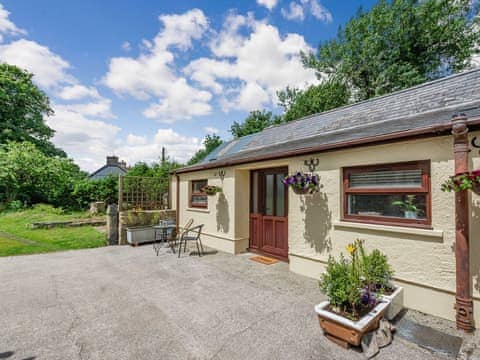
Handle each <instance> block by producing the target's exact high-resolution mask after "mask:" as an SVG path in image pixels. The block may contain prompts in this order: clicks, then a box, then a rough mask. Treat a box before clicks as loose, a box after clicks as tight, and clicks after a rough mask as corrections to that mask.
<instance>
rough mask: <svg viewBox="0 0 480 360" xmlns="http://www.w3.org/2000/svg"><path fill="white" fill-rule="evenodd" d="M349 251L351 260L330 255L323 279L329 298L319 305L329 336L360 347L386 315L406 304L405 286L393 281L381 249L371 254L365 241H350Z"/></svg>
mask: <svg viewBox="0 0 480 360" xmlns="http://www.w3.org/2000/svg"><path fill="white" fill-rule="evenodd" d="M347 251H348V253H349V255H350V257H349V258H348V259H347V258H345V257H344V256H343V254H341V255H340V259H339V260H338V261H337V260H335V259H334V258H333V257H330V258H329V260H328V265H327V269H326V272H325V273H324V274H323V275H322V278H321V280H320V288H321V290H322V291H323V292H324V293H325V294H326V295H327V297H328V301H324V302H322V303H320V304H318V305H317V306H316V307H315V311H316V313H317V315H318V318H319V321H320V327H321V328H322V329H323V330H324V333H325V335H326V336H327V337H328V338H329V339H331V340H333V341H334V342H336V343H337V344H339V345H342V346H344V347H348V346H350V345H354V346H358V345H359V344H360V342H361V339H362V336H363V335H364V334H365V333H367V332H370V331H372V330H375V329H376V328H377V327H378V324H379V321H380V319H381V318H382V317H383V316H384V315H386V316H387V317H388V318H389V319H392V318H393V317H394V316H395V315H396V314H397V313H398V312H399V311H400V310H401V309H402V307H403V289H402V288H400V287H396V286H394V285H393V284H392V283H391V280H392V275H393V270H392V268H391V267H390V265H389V264H388V261H387V257H386V256H385V255H384V254H382V253H381V252H380V251H378V250H374V251H372V252H371V253H370V254H367V253H366V252H365V249H364V247H363V241H362V240H357V241H355V242H354V243H353V244H349V245H348V246H347ZM399 295H402V297H399ZM395 301H396V302H395ZM394 302H395V306H393V303H394Z"/></svg>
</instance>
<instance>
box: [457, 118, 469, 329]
mask: <svg viewBox="0 0 480 360" xmlns="http://www.w3.org/2000/svg"><path fill="white" fill-rule="evenodd" d="M452 134H453V140H454V145H453V147H454V154H455V174H461V173H465V172H468V152H469V149H468V127H467V117H466V116H465V115H464V114H460V115H455V116H453V118H452ZM468 205H469V204H468V192H467V190H463V191H458V192H456V193H455V261H456V281H457V286H456V304H455V310H456V313H457V314H456V319H457V329H459V330H464V331H466V332H470V331H472V330H473V319H472V312H473V302H472V294H471V287H470V247H469V238H468V232H469V206H468Z"/></svg>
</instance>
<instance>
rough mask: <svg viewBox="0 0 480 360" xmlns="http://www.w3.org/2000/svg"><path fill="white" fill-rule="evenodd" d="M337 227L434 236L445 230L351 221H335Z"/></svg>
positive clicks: (441, 235)
mask: <svg viewBox="0 0 480 360" xmlns="http://www.w3.org/2000/svg"><path fill="white" fill-rule="evenodd" d="M333 226H334V227H335V228H348V229H364V230H377V231H384V232H390V233H398V234H409V235H419V236H426V237H433V238H443V230H434V229H420V228H414V227H405V226H391V225H379V224H367V223H358V222H350V221H335V222H334V223H333Z"/></svg>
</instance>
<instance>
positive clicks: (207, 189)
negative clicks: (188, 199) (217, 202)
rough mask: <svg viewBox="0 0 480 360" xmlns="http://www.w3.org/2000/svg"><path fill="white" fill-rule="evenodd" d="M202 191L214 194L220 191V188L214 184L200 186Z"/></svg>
mask: <svg viewBox="0 0 480 360" xmlns="http://www.w3.org/2000/svg"><path fill="white" fill-rule="evenodd" d="M202 192H204V193H205V194H207V195H210V196H211V195H215V194H216V193H219V192H222V188H221V187H219V186H215V185H207V186H204V187H203V188H202Z"/></svg>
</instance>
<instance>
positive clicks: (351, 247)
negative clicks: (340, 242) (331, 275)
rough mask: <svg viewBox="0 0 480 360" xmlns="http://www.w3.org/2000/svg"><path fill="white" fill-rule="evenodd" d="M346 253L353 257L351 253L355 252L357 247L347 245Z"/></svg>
mask: <svg viewBox="0 0 480 360" xmlns="http://www.w3.org/2000/svg"><path fill="white" fill-rule="evenodd" d="M347 251H348V253H349V254H350V255H353V253H354V252H355V251H357V247H356V246H355V245H354V244H348V246H347Z"/></svg>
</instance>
